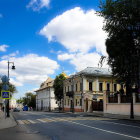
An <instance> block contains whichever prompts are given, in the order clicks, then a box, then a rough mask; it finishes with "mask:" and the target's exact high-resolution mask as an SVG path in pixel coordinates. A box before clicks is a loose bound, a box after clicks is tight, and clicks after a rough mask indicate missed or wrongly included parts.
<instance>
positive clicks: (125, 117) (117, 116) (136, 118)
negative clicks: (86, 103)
mask: <svg viewBox="0 0 140 140" xmlns="http://www.w3.org/2000/svg"><path fill="white" fill-rule="evenodd" d="M67 113H70V114H71V113H72V112H67ZM74 114H77V115H81V116H93V117H95V116H96V117H105V118H114V119H120V120H130V121H139V122H140V116H134V119H131V118H130V115H120V114H110V113H104V112H102V111H93V112H91V113H90V112H75V113H74Z"/></svg>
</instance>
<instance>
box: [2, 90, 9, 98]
mask: <svg viewBox="0 0 140 140" xmlns="http://www.w3.org/2000/svg"><path fill="white" fill-rule="evenodd" d="M1 98H2V99H10V91H6V90H2V91H1Z"/></svg>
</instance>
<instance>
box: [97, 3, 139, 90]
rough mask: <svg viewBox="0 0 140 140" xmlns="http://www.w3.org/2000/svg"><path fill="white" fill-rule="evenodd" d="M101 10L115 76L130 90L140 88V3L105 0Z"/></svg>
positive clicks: (107, 47) (100, 13)
mask: <svg viewBox="0 0 140 140" xmlns="http://www.w3.org/2000/svg"><path fill="white" fill-rule="evenodd" d="M100 9H101V11H99V12H98V14H99V15H100V16H102V17H103V18H104V21H105V22H104V27H103V29H104V30H105V31H106V32H107V33H108V38H107V39H106V50H107V53H108V55H109V58H108V64H109V65H110V66H111V67H112V71H113V74H114V75H115V76H116V77H118V80H119V81H120V82H123V83H125V84H126V86H127V87H132V86H133V85H136V86H140V84H139V81H140V75H139V73H140V0H105V2H103V1H101V4H100ZM127 91H128V90H127Z"/></svg>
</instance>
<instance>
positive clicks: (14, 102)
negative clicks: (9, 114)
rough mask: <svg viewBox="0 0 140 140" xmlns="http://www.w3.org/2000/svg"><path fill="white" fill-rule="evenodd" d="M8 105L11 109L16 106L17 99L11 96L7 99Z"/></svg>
mask: <svg viewBox="0 0 140 140" xmlns="http://www.w3.org/2000/svg"><path fill="white" fill-rule="evenodd" d="M9 107H10V108H11V109H13V108H16V107H17V100H16V99H15V98H13V97H12V98H11V99H10V100H9Z"/></svg>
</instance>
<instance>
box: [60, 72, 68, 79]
mask: <svg viewBox="0 0 140 140" xmlns="http://www.w3.org/2000/svg"><path fill="white" fill-rule="evenodd" d="M61 74H63V75H64V77H65V78H68V77H69V76H68V75H67V74H66V73H64V72H62V73H61Z"/></svg>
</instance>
